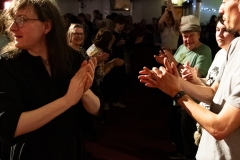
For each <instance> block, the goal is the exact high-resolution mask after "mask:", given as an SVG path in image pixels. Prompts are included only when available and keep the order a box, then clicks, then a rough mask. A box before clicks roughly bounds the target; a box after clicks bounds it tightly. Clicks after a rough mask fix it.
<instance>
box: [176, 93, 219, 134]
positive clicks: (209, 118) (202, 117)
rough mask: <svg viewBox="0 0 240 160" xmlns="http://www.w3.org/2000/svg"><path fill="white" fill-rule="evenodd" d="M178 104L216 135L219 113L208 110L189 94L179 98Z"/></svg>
mask: <svg viewBox="0 0 240 160" xmlns="http://www.w3.org/2000/svg"><path fill="white" fill-rule="evenodd" d="M178 104H180V106H181V107H182V108H183V109H184V110H185V111H186V112H187V113H188V114H189V115H191V116H192V117H193V118H194V119H195V120H196V121H197V122H198V123H200V124H201V125H202V126H203V127H204V129H205V130H206V131H207V132H209V133H210V134H212V135H213V136H215V135H214V134H215V131H216V130H215V129H214V126H216V125H215V124H216V123H218V118H217V116H218V115H217V114H215V113H213V112H211V111H209V110H207V109H206V108H204V107H202V106H200V105H199V104H197V103H196V102H194V101H193V100H192V99H191V98H190V97H189V96H188V95H185V96H183V97H182V98H180V99H179V100H178Z"/></svg>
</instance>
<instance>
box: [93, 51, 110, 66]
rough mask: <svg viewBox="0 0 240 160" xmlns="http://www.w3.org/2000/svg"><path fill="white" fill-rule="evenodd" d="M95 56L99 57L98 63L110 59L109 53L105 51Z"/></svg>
mask: <svg viewBox="0 0 240 160" xmlns="http://www.w3.org/2000/svg"><path fill="white" fill-rule="evenodd" d="M95 57H96V58H97V64H99V63H102V62H104V61H106V60H108V58H109V54H108V53H105V52H103V53H101V54H98V55H96V56H95Z"/></svg>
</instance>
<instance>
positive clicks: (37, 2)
mask: <svg viewBox="0 0 240 160" xmlns="http://www.w3.org/2000/svg"><path fill="white" fill-rule="evenodd" d="M5 17H6V18H5V19H6V20H7V22H8V24H9V25H10V27H9V29H10V31H11V32H12V34H13V36H14V41H13V43H10V44H9V45H8V46H7V47H6V48H5V50H3V51H2V52H1V54H0V56H1V57H0V75H1V78H0V114H1V116H0V137H1V141H3V142H4V143H6V144H8V145H10V146H11V155H9V159H10V158H11V159H12V160H19V159H24V160H33V159H34V160H56V159H58V160H66V159H68V160H79V159H86V157H85V152H84V144H83V140H82V134H81V132H82V128H81V123H84V122H83V121H81V117H82V115H84V114H85V113H83V112H84V111H87V112H88V113H90V114H92V115H95V116H98V115H99V114H100V111H101V106H102V103H103V101H102V95H101V92H100V90H99V88H98V85H97V84H96V82H95V80H94V79H93V78H94V70H95V66H96V59H95V58H93V59H90V60H88V61H86V60H84V58H83V57H82V56H81V54H78V52H77V51H75V50H73V49H71V48H70V47H69V46H68V44H67V39H66V32H65V28H64V26H63V23H62V19H61V16H60V13H59V11H58V9H57V6H56V5H55V4H53V3H52V2H51V1H50V0H44V1H42V0H13V1H11V5H10V7H9V9H7V10H6V12H5Z"/></svg>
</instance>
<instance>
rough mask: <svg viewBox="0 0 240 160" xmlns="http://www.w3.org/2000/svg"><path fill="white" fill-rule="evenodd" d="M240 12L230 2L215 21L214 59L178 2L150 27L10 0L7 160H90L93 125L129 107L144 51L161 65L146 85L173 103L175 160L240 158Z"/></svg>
mask: <svg viewBox="0 0 240 160" xmlns="http://www.w3.org/2000/svg"><path fill="white" fill-rule="evenodd" d="M239 5H240V2H239V1H235V0H228V1H225V2H224V3H223V4H222V5H221V6H220V9H219V13H220V14H221V16H219V17H215V16H213V17H212V18H211V24H209V25H208V26H211V29H212V30H214V29H215V30H214V32H215V33H214V34H212V32H211V34H208V39H209V40H210V41H213V39H214V40H215V41H216V42H217V45H218V47H219V48H221V50H219V51H216V47H213V46H209V45H208V44H204V43H203V42H201V32H202V28H201V26H200V22H199V20H198V19H197V17H195V16H193V15H187V16H183V17H178V15H177V14H176V13H175V11H174V7H173V4H172V1H171V0H168V3H167V7H166V8H165V11H164V12H163V15H162V16H161V17H160V18H159V19H158V18H153V24H152V25H149V26H147V25H146V21H145V20H142V21H141V22H140V23H136V24H133V22H132V18H131V16H123V15H122V14H116V13H112V14H111V15H108V16H107V17H106V18H103V16H102V14H101V13H100V12H99V11H98V10H94V11H93V16H94V19H93V21H91V15H90V14H84V13H79V14H78V15H74V14H72V13H66V14H64V15H62V14H61V13H60V10H59V8H58V7H57V4H55V3H54V2H51V1H49V0H44V1H40V0H13V1H11V5H10V7H9V8H8V9H6V10H4V11H3V12H1V17H0V31H1V32H0V48H1V53H0V75H1V78H0V141H1V146H0V151H1V152H0V159H1V160H8V159H12V160H15V159H24V160H28V159H29V160H30V159H31V160H32V159H36V160H38V159H39V160H42V159H44V160H45V159H46V160H48V159H49V160H50V159H59V160H61V159H62V160H65V159H71V160H77V159H87V154H86V152H85V150H84V141H83V139H84V138H85V136H86V135H89V134H91V133H92V132H91V131H94V126H93V121H94V119H97V118H99V119H100V120H101V121H104V116H103V115H104V114H105V113H107V111H108V110H109V109H110V108H111V107H120V108H125V107H127V106H126V104H123V103H122V102H120V101H119V97H120V95H121V94H123V92H124V90H125V89H126V86H127V83H128V81H127V78H128V73H129V72H130V71H129V65H130V59H129V58H130V54H131V53H132V52H134V50H135V49H136V48H137V47H138V46H139V45H142V44H144V43H151V44H152V46H153V52H154V53H155V55H154V57H153V58H155V60H156V62H157V64H158V66H156V67H153V68H152V69H148V68H147V67H144V68H143V70H141V71H140V72H139V73H140V75H139V79H140V82H141V83H145V85H146V86H147V87H152V88H159V89H160V90H162V91H163V92H165V93H166V94H168V95H169V96H171V97H172V98H173V103H172V105H171V106H169V107H171V115H170V121H169V122H170V123H169V126H170V130H171V138H172V142H173V143H174V144H175V146H176V151H174V152H173V153H170V154H169V158H171V159H176V158H177V159H187V160H191V159H198V160H202V159H204V160H207V159H209V160H213V159H223V160H224V159H226V160H228V159H229V160H230V159H233V160H235V159H238V157H239V156H240V153H239V152H238V149H239V148H240V146H239V144H240V143H238V142H239V140H240V136H239V135H240V134H239V132H240V129H239V125H240V122H239V115H240V111H239V108H240V104H239V91H238V89H239V88H238V84H239V82H238V80H239V75H238V74H239V71H238V69H239V67H240V66H239V63H238V58H239V57H238V50H239V47H238V43H239V38H236V37H238V36H239V34H238V33H239V32H240V28H239V25H238V23H237V22H238V19H239V18H238V17H239V14H240V12H239V10H238V6H239ZM208 28H210V27H208ZM209 31H210V29H208V30H207V32H209ZM149 37H150V38H149ZM181 41H182V44H179V42H181ZM213 52H214V53H213ZM215 54H216V56H214V57H213V55H215ZM213 58H214V60H212V59H213ZM159 66H160V67H159ZM158 67H159V68H158ZM205 77H206V78H205ZM66 146H67V147H66Z"/></svg>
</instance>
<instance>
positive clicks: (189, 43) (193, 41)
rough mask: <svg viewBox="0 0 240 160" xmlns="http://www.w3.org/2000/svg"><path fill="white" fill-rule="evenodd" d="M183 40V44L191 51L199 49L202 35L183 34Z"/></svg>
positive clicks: (195, 33)
mask: <svg viewBox="0 0 240 160" xmlns="http://www.w3.org/2000/svg"><path fill="white" fill-rule="evenodd" d="M182 38H183V44H184V45H185V46H186V47H187V48H188V49H189V50H190V51H191V50H193V49H194V48H197V47H198V46H199V43H200V42H199V38H200V33H199V32H191V31H189V32H183V33H182Z"/></svg>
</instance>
